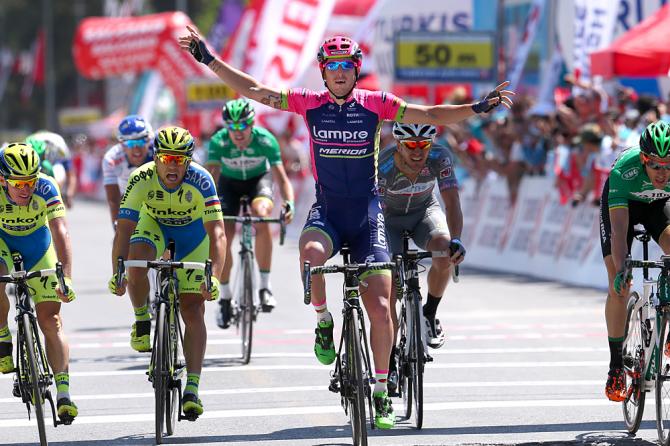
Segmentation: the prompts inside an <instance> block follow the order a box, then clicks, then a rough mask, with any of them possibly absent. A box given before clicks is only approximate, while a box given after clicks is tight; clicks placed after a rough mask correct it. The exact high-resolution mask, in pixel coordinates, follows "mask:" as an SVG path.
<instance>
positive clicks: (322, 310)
mask: <svg viewBox="0 0 670 446" xmlns="http://www.w3.org/2000/svg"><path fill="white" fill-rule="evenodd" d="M312 306H313V307H314V311H316V321H317V322H323V321H332V320H333V316H331V314H330V312H329V311H328V305H326V300H325V299H324V300H323V302H321V303H319V304H317V303H315V302H312Z"/></svg>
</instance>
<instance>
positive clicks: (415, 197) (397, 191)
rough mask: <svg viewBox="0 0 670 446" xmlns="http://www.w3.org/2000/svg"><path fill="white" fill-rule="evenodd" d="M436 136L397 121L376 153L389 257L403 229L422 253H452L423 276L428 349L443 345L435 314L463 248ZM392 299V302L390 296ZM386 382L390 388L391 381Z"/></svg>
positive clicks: (443, 151)
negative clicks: (388, 140)
mask: <svg viewBox="0 0 670 446" xmlns="http://www.w3.org/2000/svg"><path fill="white" fill-rule="evenodd" d="M436 134H437V129H436V128H435V126H433V125H429V124H403V123H399V122H396V123H394V124H393V137H394V138H395V139H396V145H392V146H390V147H387V148H386V149H384V150H383V151H382V152H381V153H380V154H379V192H380V195H381V197H382V200H383V203H382V205H383V208H384V216H385V218H386V220H385V221H386V234H387V235H388V238H389V245H390V249H391V253H393V254H399V253H401V252H402V233H403V231H405V230H407V231H410V232H412V234H413V239H414V241H415V243H416V244H417V245H418V246H419V248H421V249H428V250H431V251H446V250H448V249H451V250H452V252H454V254H453V256H452V258H448V257H436V258H434V259H433V261H432V264H431V267H430V270H429V271H428V296H427V299H426V303H425V305H424V307H423V315H424V316H425V318H426V325H427V327H426V333H427V334H428V339H427V341H428V346H430V347H431V348H439V347H441V346H442V345H443V344H444V332H443V330H442V325H441V324H440V320H439V319H437V318H436V317H435V315H436V313H437V307H438V305H439V304H440V300H441V298H442V295H443V294H444V291H445V289H446V287H447V283H448V282H449V275H450V272H451V264H452V262H453V263H454V264H456V265H457V264H459V263H460V262H462V261H463V257H464V256H465V248H464V247H463V244H462V243H461V242H460V240H459V239H460V236H461V231H462V230H463V214H462V212H461V202H460V199H459V196H458V182H457V181H456V176H455V174H454V162H453V156H452V154H451V152H450V151H449V149H447V148H446V147H442V146H437V145H433V141H434V139H435V135H436ZM435 183H437V186H438V188H439V192H440V196H441V197H442V200H443V201H444V204H445V207H446V208H447V211H448V212H447V216H445V215H444V212H443V211H442V207H441V206H440V203H439V202H438V201H437V199H436V197H435V195H434V188H435ZM391 296H392V297H391V298H392V300H394V299H395V295H394V293H391ZM391 312H392V316H393V323H394V327H395V330H396V331H397V317H396V313H395V305H391ZM394 352H395V349H394ZM394 356H395V355H394V354H391V366H390V374H391V375H392V376H393V375H394V372H396V370H395V361H394V359H395V358H394ZM389 382H390V383H393V384H395V381H394V380H393V379H390V380H389Z"/></svg>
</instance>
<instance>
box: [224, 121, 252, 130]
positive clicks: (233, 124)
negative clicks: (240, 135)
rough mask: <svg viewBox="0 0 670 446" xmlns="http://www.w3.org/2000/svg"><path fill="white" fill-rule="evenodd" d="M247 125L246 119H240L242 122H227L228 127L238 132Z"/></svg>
mask: <svg viewBox="0 0 670 446" xmlns="http://www.w3.org/2000/svg"><path fill="white" fill-rule="evenodd" d="M247 127H249V124H247V122H246V121H242V122H229V123H228V128H229V129H230V130H235V131H238V132H242V131H244V130H246V129H247Z"/></svg>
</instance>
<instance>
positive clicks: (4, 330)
mask: <svg viewBox="0 0 670 446" xmlns="http://www.w3.org/2000/svg"><path fill="white" fill-rule="evenodd" d="M0 342H9V343H10V344H11V343H12V333H10V331H9V325H5V326H4V327H0Z"/></svg>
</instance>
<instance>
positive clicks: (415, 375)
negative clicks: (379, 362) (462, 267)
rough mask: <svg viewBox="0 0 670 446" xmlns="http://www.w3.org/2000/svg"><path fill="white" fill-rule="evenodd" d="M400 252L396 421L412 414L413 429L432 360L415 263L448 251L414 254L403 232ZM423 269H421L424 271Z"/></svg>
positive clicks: (419, 423) (420, 421) (418, 418)
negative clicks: (398, 402) (400, 403)
mask: <svg viewBox="0 0 670 446" xmlns="http://www.w3.org/2000/svg"><path fill="white" fill-rule="evenodd" d="M402 237H403V251H402V253H401V254H399V255H398V256H397V257H399V258H400V262H401V267H400V268H398V272H397V274H400V275H401V278H400V280H399V281H397V282H398V283H400V284H401V286H400V287H398V285H397V284H396V287H397V288H396V298H397V299H398V301H399V302H400V313H399V318H398V334H399V338H398V347H397V348H396V351H397V362H396V364H397V367H398V396H400V397H402V400H403V408H404V415H402V416H401V417H400V418H401V419H403V420H409V419H410V418H411V417H412V412H413V413H414V422H415V424H416V428H417V429H421V427H422V426H423V373H424V369H425V365H426V363H427V362H431V361H432V360H433V358H432V356H430V355H429V354H428V343H427V340H426V335H425V331H424V328H425V327H426V319H425V318H424V316H423V306H422V304H421V301H422V297H421V289H420V285H419V273H420V271H419V266H422V265H421V264H420V263H419V262H420V261H421V260H422V259H428V258H432V257H449V256H451V253H450V252H449V251H421V252H420V251H418V250H416V249H410V247H409V241H410V239H411V232H410V231H403V234H402ZM457 268H458V266H456V267H455V269H454V271H455V272H454V280H455V281H457V278H458V270H457ZM424 270H425V268H424Z"/></svg>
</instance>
